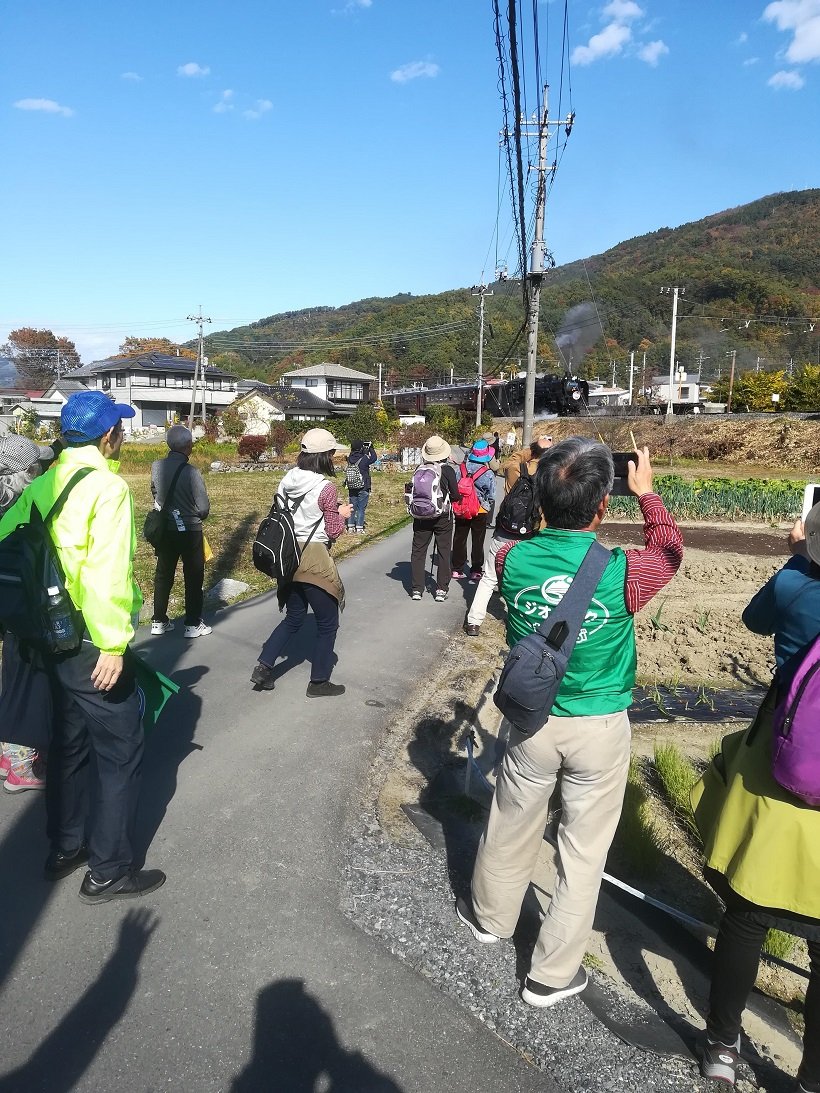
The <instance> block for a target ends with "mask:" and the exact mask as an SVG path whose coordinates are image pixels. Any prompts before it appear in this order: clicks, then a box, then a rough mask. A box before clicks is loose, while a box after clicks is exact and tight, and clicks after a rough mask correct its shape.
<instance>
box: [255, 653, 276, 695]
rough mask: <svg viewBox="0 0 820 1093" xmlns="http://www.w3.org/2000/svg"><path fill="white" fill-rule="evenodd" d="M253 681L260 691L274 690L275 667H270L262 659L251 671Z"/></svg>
mask: <svg viewBox="0 0 820 1093" xmlns="http://www.w3.org/2000/svg"><path fill="white" fill-rule="evenodd" d="M251 683H252V684H253V685H254V686H255V687H258V688H259V689H260V691H272V690H273V668H269V667H268V666H267V664H263V663H262V661H261V660H260V661H259V663H258V664H256V665H254V669H253V671H252V672H251Z"/></svg>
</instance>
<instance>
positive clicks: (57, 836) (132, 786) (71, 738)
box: [46, 641, 144, 880]
mask: <svg viewBox="0 0 820 1093" xmlns="http://www.w3.org/2000/svg"><path fill="white" fill-rule="evenodd" d="M99 655H100V654H99V650H98V649H96V648H95V647H94V646H93V645H92V644H91V643H90V642H88V641H84V642H83V643H82V645H81V646H80V649H79V651H78V652H77V653H75V654H74V655H72V656H68V657H62V658H55V659H54V661H53V665H52V667H51V669H50V671H51V673H52V675H53V678H54V680H55V684H56V689H57V694H56V696H55V697H56V704H57V708H56V710H55V715H56V716H55V721H54V732H53V736H52V740H51V748H50V750H49V753H48V767H47V770H46V812H47V817H48V836H49V839H50V841H51V845H52V846H53V847H54V848H58V849H60V850H65V851H68V852H70V851H72V850H76V849H77V848H78V847H79V846H80V845H81V844H82V843H83V842H85V841H87V842H88V853H89V857H88V864H89V867H90V869H91V872H92V873H93V874H94V877H95V878H96V879H97V880H113V879H115V878H117V877H121V876H122V875H123V874H124V873H126V872H128V870H129V869H130V867H131V865H132V862H133V859H134V821H135V817H136V811H137V801H138V799H139V790H140V770H141V766H142V753H143V745H144V740H143V731H142V721H141V716H140V705H139V698H138V695H137V689H136V684H135V682H134V675H133V672H132V671H131V670H130V669H129V666H128V658H127V657H126V661H125V669H124V671H123V674H122V676H121V677H120V679H119V681H118V682H117V684H116V686H115V687H114V688H113V690H111V691H108V692H107V693H103V692H102V691H98V690H96V689H95V687H94V685H93V683H92V682H91V673H92V671H93V670H94V665H95V664H96V663H97V658H98V656H99Z"/></svg>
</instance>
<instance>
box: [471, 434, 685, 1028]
mask: <svg viewBox="0 0 820 1093" xmlns="http://www.w3.org/2000/svg"><path fill="white" fill-rule="evenodd" d="M535 482H536V487H535V488H536V493H537V495H538V499H539V502H540V505H541V511H542V513H543V515H544V518H545V521H546V524H547V526H546V528H544V530H542V531H539V532H538V533H537V534H536V535H535V536H534V537H533V538H531V539H526V540H522V541H518V542H516V541H513V542H510V543H508V544H504V546H502V548H501V549H500V550H499V552H498V556H497V569H498V575H499V586H500V590H501V594H502V596H503V597H504V599H505V601H506V604H507V641H508V642H509V644H510V645H511V646H512V645H513V644H515V642H516V641H517V640H518V639H519V638H521V637H522V636H523V635H524V634H526V633H531V632H533V631H534V630H537V629H538V627H539V626H540V624H541V622H542V621H543V620H544V619H546V618H548V617H549V615H550V612H551V611H552V610H553V608H554V607H555V606H556V605H557V604H558V603H559V602H560V601H561V599H562V597H563V595H564V593H565V592H566V590H567V588H568V587H569V584H570V582H571V581H572V579H573V577H574V576H575V574H576V573H577V572H578V569H579V568H580V565H581V562H582V561H583V559H584V557H585V556H586V553H587V551H588V550H589V548H590V546H591V544H592V542H593V541H594V539H595V537H596V532H597V529H598V527H599V525H600V523H601V521H602V520H603V518H604V516H605V514H606V510H607V505H608V503H609V495H610V492H611V491H612V487H613V483H614V468H613V462H612V453H611V452H610V450H609V448H607V447H606V446H605V445H603V444H598V443H596V442H595V441H593V440H590V439H588V438H586V437H571V438H570V439H569V440H565V441H563V442H562V443H560V444H556V445H554V446H553V447H551V448H550V449H549V450H548V451H547V452H546V453H545V454H544V455H543V456H542V457H541V459H540V461H539V464H538V470H537V472H536V478H535ZM627 482H628V486H629V491H630V493H632V494H634V496H635V497H637V498H638V504H639V506H640V508H641V512H642V514H643V518H644V540H645V543H646V546H645V549H643V550H621V549H620V548H619V547H616V548H615V549H614V550H613V551H612V557H611V558H610V560H609V562H608V564H607V567H606V569H605V570H604V573H603V576H602V577H601V580H600V582H599V583H598V586H597V588H596V590H595V593H594V594H593V597H592V600H591V602H590V605H589V608H588V610H587V613H586V617H585V619H584V624H583V626H582V628H581V631H580V634H579V636H578V641H577V643H576V645H575V648H574V650H573V652H572V656H571V657H570V661H569V665H568V668H567V672H566V674H565V675H564V678H563V680H562V683H561V687H560V689H559V691H558V694H557V696H556V699H555V703H554V705H553V707H552V711H551V713H550V716H549V718H548V720H547V722H546V724H545V725H544V726H543V728H541V729H539V730H538V731H537V732H535V733H533V734H531V735H529V736H525V735H523V734H522V733H521V732H519V731H518V730H517V729H516V728H515V727H514V726H510V738H509V746H508V748H507V752H506V754H505V756H504V762H503V765H502V769H501V773H500V774H499V777H498V780H497V783H496V789H495V795H494V797H493V803H492V808H491V810H490V817H489V821H488V825H487V830H486V831H485V833H484V835H483V837H482V839H481V844H480V846H479V850H478V857H477V859H476V864H475V869H474V872H473V881H472V892H471V898H470V899H462V898H459V899H458V901H457V904H456V913H457V914H458V917H459V918H460V919H461V921H462V922H463V923H464V924H465V925H466V926H468V927H469V929H470V930H471V932H472V934H473V936H474V937H475V938H476V939H477V940H478V941H481V942H483V943H485V944H491V943H493V942H497V941H499V940H500V939H501V938H507V937H512V934H513V931H514V930H515V926H516V923H517V921H518V917H519V914H520V911H521V904H522V902H523V899H524V895H525V894H526V891H527V887H528V886H529V883H530V880H531V878H532V873H533V870H534V868H535V864H536V860H537V858H538V851H539V849H540V846H541V842H542V838H543V834H544V828H545V826H546V823H547V816H548V810H549V801H550V796H551V794H552V791H553V789H554V788H555V785H556V782H557V780H558V777H559V775H560V777H561V804H562V812H561V820H560V823H559V826H558V835H557V845H558V858H559V865H558V875H557V879H556V882H555V885H554V888H553V893H552V899H551V902H550V907H549V910H548V911H547V914H546V916H545V918H544V920H543V923H542V925H541V929H540V931H539V935H538V942H537V944H536V946H535V951H534V952H533V955H532V961H531V963H530V969H529V973H528V975H527V977H526V979H525V981H524V987H523V990H522V994H521V997H522V998H523V1000H524V1001H525V1002H527V1003H529V1004H530V1005H532V1006H540V1007H545V1006H551V1005H554V1004H555V1003H556V1002H558V1001H560V1000H561V999H563V998H568V997H570V996H571V995H574V994H579V993H580V992H581V991H582V990H583V989H584V987H586V985H587V975H586V972H585V970H584V968H583V966H582V964H581V961H582V959H583V955H584V951H585V948H586V943H587V939H588V937H589V933H590V930H591V929H592V922H593V918H594V915H595V907H596V904H597V902H598V891H599V889H600V886H601V876H602V874H603V870H604V863H605V861H606V856H607V852H608V850H609V847H610V844H611V842H612V839H613V837H614V835H615V829H616V828H617V826H618V820H619V818H620V815H621V807H622V804H623V796H624V790H625V788H626V776H627V771H628V769H629V757H630V728H629V719H628V717H627V714H626V711H627V709H628V708H629V706H630V704H631V702H632V687H633V686H634V684H635V667H636V654H635V633H634V623H633V616H634V615H635V613H636V612H637V611H639V610H640V609H641V608H642V607H643V606H644V605H645V604H646V603H648V602H649V600H650V599H651V598H652V597H653V596H654V595H655V594H656V593H657V592H659V591H660V590H661V588H663V587H664V585H666V584H667V583H668V582H669V581H670V580H671V579H672V577H673V576H674V575H675V573H676V572H677V570H678V567H679V566H680V563H681V559H682V557H683V544H682V540H681V535H680V531H679V530H678V527H677V525H676V524H675V521H674V520H673V519H672V517H671V516H670V515H669V513H668V512H667V511H666V509H665V508H664V505H663V502H662V501H661V499H660V497H659V496H658V495H657V494H656V493H653V491H652V467H651V465H650V462H649V452H648V450H647V449H646V448H644V449H643V450H642V451H639V452H636V453H635V460H634V461H630V463H629V475H628V479H627Z"/></svg>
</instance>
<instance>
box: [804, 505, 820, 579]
mask: <svg viewBox="0 0 820 1093" xmlns="http://www.w3.org/2000/svg"><path fill="white" fill-rule="evenodd" d="M803 532H804V534H805V536H806V553H807V554H808V556H809V557H810V558H811V560H812V561H813V562H814V564H815V565H820V505H815V506H814V508H813V509H812V510H811V511H810V512H809V514H808V516H806V519H805V520H804V521H803Z"/></svg>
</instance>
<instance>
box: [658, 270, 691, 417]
mask: <svg viewBox="0 0 820 1093" xmlns="http://www.w3.org/2000/svg"><path fill="white" fill-rule="evenodd" d="M670 292H671V293H672V347H671V349H670V350H669V398H668V399H667V402H666V416H667V417H671V415H672V414H674V412H675V408H674V405H673V403H674V400H675V338H676V337H677V331H678V295H679V294H680V295H681V296H682V295H683V294H684V293H685V292H686V289H685V288H678V286H677V285H675V286H674V287H671V288H669V287H664V288H662V289H661V295H662V296H663V295H668V294H669V293H670Z"/></svg>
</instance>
